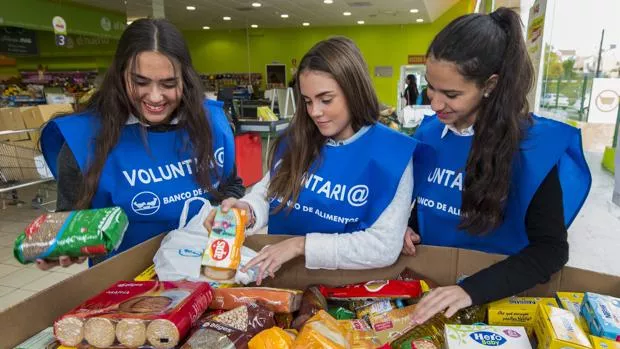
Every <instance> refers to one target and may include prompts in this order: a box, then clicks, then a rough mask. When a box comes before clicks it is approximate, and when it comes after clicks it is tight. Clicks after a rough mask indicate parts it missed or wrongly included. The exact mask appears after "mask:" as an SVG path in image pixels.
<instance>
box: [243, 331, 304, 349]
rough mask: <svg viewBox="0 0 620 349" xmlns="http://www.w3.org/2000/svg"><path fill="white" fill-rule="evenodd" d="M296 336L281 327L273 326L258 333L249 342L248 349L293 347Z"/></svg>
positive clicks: (289, 348)
mask: <svg viewBox="0 0 620 349" xmlns="http://www.w3.org/2000/svg"><path fill="white" fill-rule="evenodd" d="M294 340H295V337H294V336H293V334H291V333H290V332H287V331H284V330H283V329H281V328H279V327H272V328H270V329H267V330H264V331H262V332H261V333H259V334H257V335H256V336H254V338H252V339H251V340H250V342H249V343H248V349H291V348H292V347H293V341H294Z"/></svg>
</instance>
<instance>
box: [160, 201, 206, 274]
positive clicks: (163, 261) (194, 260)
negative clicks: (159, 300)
mask: <svg viewBox="0 0 620 349" xmlns="http://www.w3.org/2000/svg"><path fill="white" fill-rule="evenodd" d="M194 201H202V203H203V204H202V208H201V209H200V212H198V214H197V215H195V216H194V217H193V218H192V219H191V220H190V221H189V223H186V221H187V214H188V211H189V206H190V204H191V203H192V202H194ZM212 209H213V207H212V206H211V203H210V202H209V200H207V199H204V198H201V197H195V198H191V199H189V200H187V201H185V205H184V206H183V211H182V213H181V217H180V219H179V228H178V229H176V230H173V231H171V232H169V233H168V234H167V235H166V237H164V239H163V240H162V242H161V245H160V247H159V250H158V251H157V253H156V254H155V257H153V263H155V272H156V273H157V276H158V277H159V280H160V281H177V280H191V281H199V280H200V278H201V273H200V264H201V260H202V253H203V251H204V248H205V246H206V245H207V243H208V242H209V232H208V231H207V229H206V228H205V227H204V225H203V222H204V221H205V219H206V218H207V216H208V215H209V212H211V210H212Z"/></svg>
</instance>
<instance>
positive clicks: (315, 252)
mask: <svg viewBox="0 0 620 349" xmlns="http://www.w3.org/2000/svg"><path fill="white" fill-rule="evenodd" d="M362 130H363V131H365V130H364V129H362ZM362 130H360V131H358V133H356V135H354V136H353V137H352V138H350V139H349V140H350V141H355V139H357V138H358V137H356V136H359V133H360V132H362ZM349 140H348V141H349ZM347 143H350V142H347ZM330 145H331V146H337V145H339V144H334V143H333V142H331V143H328V146H330ZM269 180H270V176H269V173H267V174H266V175H265V176H264V177H263V179H262V180H261V181H260V182H258V183H257V184H256V185H254V187H253V188H252V190H251V191H250V192H249V193H247V194H246V195H245V196H244V197H243V198H241V199H240V200H242V201H245V202H247V203H248V204H249V205H250V206H251V207H252V209H253V210H254V214H255V216H256V221H255V223H254V226H253V227H252V228H251V229H248V231H246V234H247V235H252V234H253V233H255V232H257V231H258V230H260V229H262V228H264V227H265V226H266V225H267V224H268V220H269V202H268V200H267V188H268V187H269ZM412 193H413V162H412V160H409V163H408V164H407V167H406V168H405V171H404V172H403V174H402V176H401V178H400V182H399V184H398V188H397V189H396V193H395V195H394V198H393V199H392V201H391V202H390V204H389V205H388V206H387V207H386V208H385V210H383V212H382V213H381V215H380V216H379V218H378V219H377V220H376V221H375V223H374V224H373V225H372V226H370V227H369V228H367V229H365V230H359V231H355V232H352V233H344V234H337V233H309V234H306V248H305V257H306V268H308V269H371V268H381V267H385V266H389V265H391V264H393V263H394V262H395V261H396V260H397V259H398V256H399V254H400V252H401V250H402V247H403V238H404V235H405V230H406V229H407V223H408V220H409V214H410V213H411V197H412Z"/></svg>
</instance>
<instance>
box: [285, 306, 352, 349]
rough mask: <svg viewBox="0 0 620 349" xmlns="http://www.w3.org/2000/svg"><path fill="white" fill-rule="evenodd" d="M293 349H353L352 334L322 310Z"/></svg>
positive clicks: (303, 329)
mask: <svg viewBox="0 0 620 349" xmlns="http://www.w3.org/2000/svg"><path fill="white" fill-rule="evenodd" d="M293 349H351V334H350V333H348V332H347V331H345V330H344V329H343V328H342V327H341V326H340V325H339V324H338V321H336V319H334V318H333V317H332V316H331V315H329V314H328V313H327V312H326V311H325V310H320V311H319V312H318V313H316V314H315V315H314V316H313V317H311V318H310V319H309V320H308V321H307V322H306V324H305V325H304V327H303V328H302V329H301V333H300V334H299V336H297V339H296V340H295V342H294V343H293Z"/></svg>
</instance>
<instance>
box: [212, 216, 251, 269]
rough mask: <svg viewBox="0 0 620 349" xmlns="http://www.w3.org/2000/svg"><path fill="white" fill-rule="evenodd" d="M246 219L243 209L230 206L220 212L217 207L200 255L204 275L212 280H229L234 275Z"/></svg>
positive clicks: (239, 260)
mask: <svg viewBox="0 0 620 349" xmlns="http://www.w3.org/2000/svg"><path fill="white" fill-rule="evenodd" d="M246 221H247V217H246V214H245V211H244V210H240V209H237V208H232V209H230V210H228V212H222V210H221V209H220V208H219V207H218V208H217V211H216V213H215V218H214V221H213V227H212V228H211V232H210V233H209V242H208V243H207V247H206V248H205V251H204V254H203V256H202V265H203V266H204V270H203V273H204V275H205V276H206V277H208V278H209V279H212V280H230V279H232V278H234V277H235V274H236V273H237V268H238V267H239V263H240V262H241V246H243V242H244V240H245V222H246Z"/></svg>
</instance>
